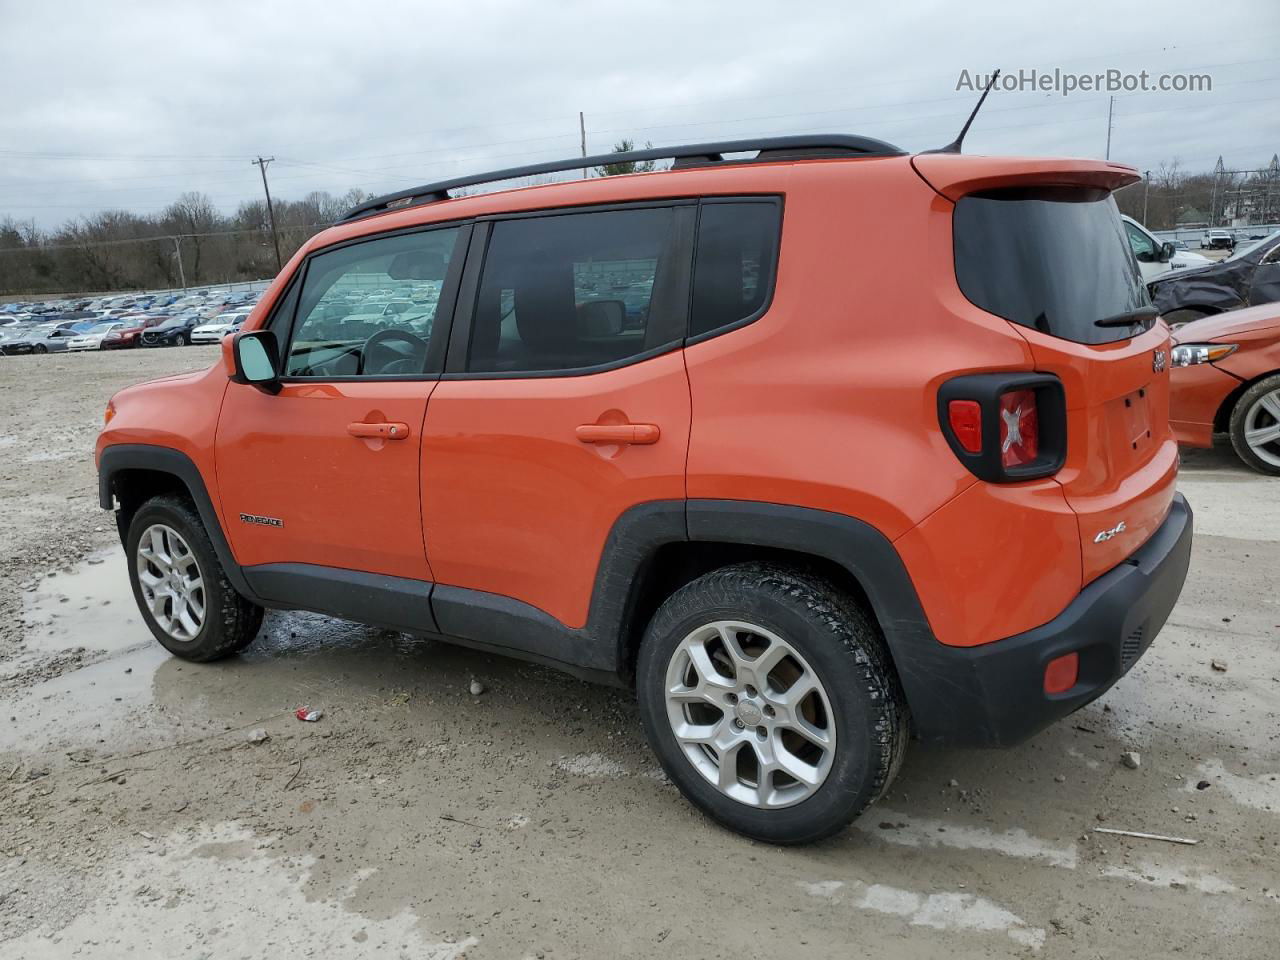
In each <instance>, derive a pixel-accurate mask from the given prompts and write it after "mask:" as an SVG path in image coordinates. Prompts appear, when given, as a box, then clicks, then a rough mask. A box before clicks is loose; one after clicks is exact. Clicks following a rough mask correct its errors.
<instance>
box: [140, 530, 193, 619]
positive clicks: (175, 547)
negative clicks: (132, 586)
mask: <svg viewBox="0 0 1280 960" xmlns="http://www.w3.org/2000/svg"><path fill="white" fill-rule="evenodd" d="M137 560H138V563H137V577H138V586H139V587H141V589H142V598H143V601H144V602H145V603H146V606H147V609H148V610H149V611H150V612H151V616H152V617H154V618H155V621H156V623H157V624H158V625H159V627H160V629H161V630H163V631H164V632H165V633H167V634H168V635H169V636H170V637H172V638H173V639H174V640H179V641H182V642H187V641H190V640H194V639H195V637H196V635H197V634H199V632H200V628H201V627H203V626H204V615H205V592H204V579H203V577H202V576H201V573H200V565H199V563H198V562H197V561H196V557H195V554H194V553H193V552H192V551H191V547H190V545H189V544H188V543H187V541H186V540H184V539H183V538H182V535H181V534H179V533H178V531H176V530H174V529H173V528H172V527H170V526H168V525H167V524H163V523H153V524H152V525H151V526H149V527H147V529H146V530H144V531H143V532H142V539H140V540H139V541H138V557H137Z"/></svg>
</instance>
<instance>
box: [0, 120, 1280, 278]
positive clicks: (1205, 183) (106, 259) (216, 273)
mask: <svg viewBox="0 0 1280 960" xmlns="http://www.w3.org/2000/svg"><path fill="white" fill-rule="evenodd" d="M646 146H649V145H648V144H646ZM633 148H634V144H633V143H632V141H630V140H622V141H620V142H618V143H615V144H614V151H615V152H625V151H628V150H631V149H633ZM654 168H655V164H654V162H653V161H645V162H641V163H636V162H624V163H617V164H607V165H605V166H603V167H597V168H596V169H595V170H594V174H595V175H596V176H614V175H617V174H626V173H643V172H646V171H649V170H653V169H654ZM549 179H550V178H547V177H539V178H532V182H542V181H544V180H549ZM459 192H460V193H467V192H470V191H459ZM368 196H369V195H368V194H366V193H364V192H363V191H360V190H350V191H348V192H347V193H346V194H343V195H342V196H340V197H335V196H333V195H331V194H329V193H326V192H323V191H316V192H313V193H309V194H307V195H306V196H305V197H303V198H302V199H301V200H276V201H275V203H274V208H275V220H276V230H277V233H278V235H279V240H280V256H281V257H282V258H283V259H284V260H288V258H289V257H291V256H292V255H293V254H294V252H295V251H297V249H298V248H299V247H300V246H302V244H303V243H305V242H306V241H307V240H308V239H309V238H310V237H311V236H313V235H314V234H316V233H318V232H319V231H320V230H323V229H324V228H325V227H326V226H328V225H329V224H330V223H332V222H333V221H335V220H337V219H338V218H339V217H341V216H342V215H343V214H344V213H345V212H346V211H347V210H348V209H350V208H351V207H353V206H355V205H356V204H357V203H360V202H362V201H364V200H366V199H368ZM1116 202H1117V203H1118V204H1119V207H1120V209H1121V211H1122V212H1124V213H1127V214H1128V215H1129V216H1131V217H1133V218H1134V219H1136V220H1139V221H1142V222H1145V224H1146V225H1147V227H1148V228H1150V229H1152V230H1172V229H1174V228H1175V227H1177V226H1178V225H1179V224H1186V225H1189V226H1193V227H1201V226H1204V225H1205V224H1208V225H1210V226H1220V225H1228V224H1230V222H1231V221H1232V220H1233V219H1243V220H1244V221H1245V222H1248V223H1275V222H1277V221H1280V163H1278V162H1277V159H1276V158H1275V157H1273V158H1272V160H1271V164H1270V166H1269V167H1267V168H1265V169H1261V170H1252V171H1224V170H1222V169H1217V170H1215V171H1213V172H1211V173H1187V172H1186V171H1184V170H1182V169H1181V167H1180V166H1179V164H1178V162H1177V161H1176V160H1175V161H1173V162H1172V163H1169V164H1161V165H1160V168H1159V169H1158V170H1156V171H1152V172H1151V173H1150V176H1149V178H1148V179H1147V180H1145V181H1142V182H1139V183H1136V184H1133V185H1132V186H1129V187H1126V188H1124V189H1123V190H1120V191H1119V192H1118V193H1117V194H1116ZM175 237H176V238H178V239H177V241H176V242H175V240H174V238H175ZM179 257H181V263H179ZM275 273H276V255H275V247H274V246H273V244H272V238H271V227H270V221H269V219H268V216H267V206H266V203H265V202H263V201H260V200H255V201H250V202H247V203H242V204H241V205H240V206H239V208H238V209H237V210H236V212H235V213H234V214H232V215H230V216H226V215H224V214H222V213H220V212H219V211H218V209H217V208H216V207H215V206H214V205H213V202H212V201H211V200H210V199H209V197H208V196H206V195H205V194H203V193H198V192H192V193H184V194H182V196H180V197H178V199H177V200H175V201H174V202H173V203H171V204H169V206H167V207H165V209H164V210H163V211H161V212H160V213H158V214H152V215H147V216H143V215H139V214H135V213H130V212H128V211H127V210H107V211H104V212H102V213H97V214H94V215H92V216H85V217H81V218H79V219H77V220H71V221H68V222H67V223H65V224H63V225H62V226H61V227H59V228H57V229H56V230H53V231H49V232H45V231H41V230H39V229H38V228H37V227H36V224H35V222H34V221H28V222H18V221H15V220H14V219H13V218H12V217H7V218H4V219H0V294H8V295H11V296H12V295H15V294H37V295H39V294H56V293H65V294H71V293H79V292H95V293H96V292H107V291H112V290H147V289H159V288H172V287H178V286H180V285H181V284H182V281H183V279H184V278H185V281H186V284H187V285H188V286H201V285H205V284H216V283H231V282H234V281H237V280H260V279H262V278H264V277H271V276H274V275H275Z"/></svg>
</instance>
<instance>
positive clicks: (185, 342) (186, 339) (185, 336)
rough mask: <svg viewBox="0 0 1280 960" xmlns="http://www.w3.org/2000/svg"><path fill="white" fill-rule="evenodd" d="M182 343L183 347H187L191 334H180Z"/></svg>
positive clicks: (189, 343)
mask: <svg viewBox="0 0 1280 960" xmlns="http://www.w3.org/2000/svg"><path fill="white" fill-rule="evenodd" d="M182 345H183V346H184V347H189V346H191V334H189V333H184V334H183V335H182Z"/></svg>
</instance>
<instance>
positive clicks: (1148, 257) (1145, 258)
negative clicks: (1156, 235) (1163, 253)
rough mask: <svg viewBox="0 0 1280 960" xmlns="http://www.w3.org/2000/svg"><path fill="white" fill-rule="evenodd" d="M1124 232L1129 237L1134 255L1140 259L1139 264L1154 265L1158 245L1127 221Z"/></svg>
mask: <svg viewBox="0 0 1280 960" xmlns="http://www.w3.org/2000/svg"><path fill="white" fill-rule="evenodd" d="M1124 230H1125V233H1127V234H1128V235H1129V246H1130V247H1131V248H1132V249H1133V255H1134V256H1135V257H1137V258H1138V262H1139V263H1154V262H1155V260H1156V245H1155V244H1154V243H1153V242H1152V240H1151V238H1150V237H1148V236H1147V235H1146V234H1145V233H1143V232H1142V231H1141V230H1139V229H1138V228H1137V227H1135V226H1134V225H1133V224H1132V223H1129V222H1128V221H1127V220H1126V221H1125V224H1124Z"/></svg>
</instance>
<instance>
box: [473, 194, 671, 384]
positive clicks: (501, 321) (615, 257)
mask: <svg viewBox="0 0 1280 960" xmlns="http://www.w3.org/2000/svg"><path fill="white" fill-rule="evenodd" d="M686 209H691V208H686ZM680 222H681V208H679V207H671V206H668V207H652V208H637V209H633V210H605V211H595V212H586V213H568V214H558V215H553V216H540V217H524V218H518V219H514V220H502V221H498V222H496V223H494V225H493V230H492V234H491V236H490V239H489V249H488V252H487V254H486V256H485V263H484V270H483V271H482V273H481V278H480V291H479V296H478V297H477V300H476V308H475V314H474V319H473V321H472V332H471V342H470V346H469V349H468V353H467V370H468V371H469V372H477V373H505V374H512V375H514V374H519V373H533V372H539V371H553V370H555V371H570V370H580V369H583V368H589V367H598V366H601V365H604V364H614V363H619V362H622V361H625V360H627V359H630V358H632V357H635V356H637V355H639V354H644V353H647V352H648V351H651V350H655V349H657V348H659V347H663V346H667V345H670V344H672V343H675V342H677V341H679V340H680V338H681V337H683V335H684V322H685V302H687V299H686V301H685V302H681V299H680V294H679V290H680V289H681V288H682V284H687V280H688V270H687V263H685V262H684V258H683V257H681V256H680V255H679V254H678V253H677V248H678V246H679V244H678V243H677V240H676V237H677V231H678V230H679V229H680ZM683 289H685V290H687V286H684V287H683Z"/></svg>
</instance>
